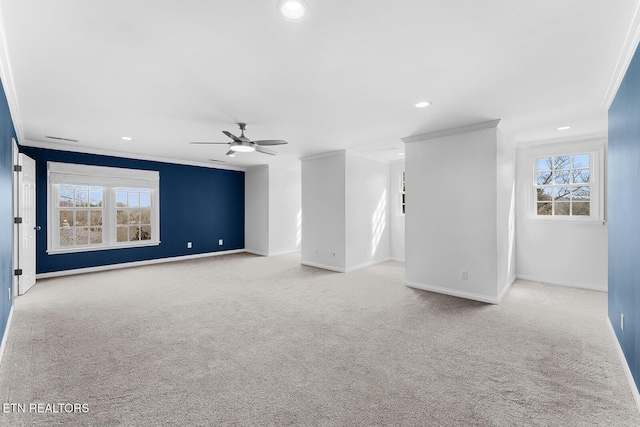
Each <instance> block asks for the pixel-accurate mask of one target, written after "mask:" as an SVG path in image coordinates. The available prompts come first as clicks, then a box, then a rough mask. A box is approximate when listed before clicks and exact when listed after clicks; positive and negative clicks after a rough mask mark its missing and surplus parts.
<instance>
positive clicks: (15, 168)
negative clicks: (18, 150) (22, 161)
mask: <svg viewBox="0 0 640 427" xmlns="http://www.w3.org/2000/svg"><path fill="white" fill-rule="evenodd" d="M13 171H14V172H22V165H13Z"/></svg>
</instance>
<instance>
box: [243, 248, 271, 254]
mask: <svg viewBox="0 0 640 427" xmlns="http://www.w3.org/2000/svg"><path fill="white" fill-rule="evenodd" d="M244 251H245V252H246V253H248V254H254V255H260V256H269V254H268V253H266V252H262V251H254V250H253V249H245V250H244Z"/></svg>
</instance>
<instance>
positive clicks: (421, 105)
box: [414, 101, 431, 108]
mask: <svg viewBox="0 0 640 427" xmlns="http://www.w3.org/2000/svg"><path fill="white" fill-rule="evenodd" d="M429 105H431V103H430V102H429V101H420V102H417V103H416V104H414V107H416V108H426V107H428V106H429Z"/></svg>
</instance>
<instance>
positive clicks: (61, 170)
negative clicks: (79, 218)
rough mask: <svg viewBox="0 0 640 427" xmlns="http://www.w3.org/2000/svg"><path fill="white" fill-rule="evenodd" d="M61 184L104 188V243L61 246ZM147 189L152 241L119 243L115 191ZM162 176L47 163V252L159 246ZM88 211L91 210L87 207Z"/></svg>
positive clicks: (146, 171) (107, 168) (97, 167)
mask: <svg viewBox="0 0 640 427" xmlns="http://www.w3.org/2000/svg"><path fill="white" fill-rule="evenodd" d="M61 184H70V185H87V186H94V187H102V211H103V213H102V232H103V235H102V243H99V244H91V243H89V244H87V245H75V246H60V233H59V231H58V229H59V215H60V214H59V212H60V210H65V208H64V207H59V206H58V198H59V192H60V185H61ZM122 187H125V188H148V189H150V190H151V191H150V194H151V239H150V240H138V241H128V242H118V241H117V239H116V227H117V224H116V211H117V209H118V208H117V206H116V188H122ZM159 187H160V173H159V172H158V171H148V170H138V169H125V168H114V167H106V166H90V165H79V164H72V163H60V162H47V207H48V210H47V253H48V254H61V253H75V252H88V251H97V250H105V249H119V248H130V247H141V246H156V245H159V244H160V200H159ZM88 209H89V208H88Z"/></svg>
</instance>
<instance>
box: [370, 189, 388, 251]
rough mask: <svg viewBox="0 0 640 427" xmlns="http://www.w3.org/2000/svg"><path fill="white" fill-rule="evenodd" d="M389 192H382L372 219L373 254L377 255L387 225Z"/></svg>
mask: <svg viewBox="0 0 640 427" xmlns="http://www.w3.org/2000/svg"><path fill="white" fill-rule="evenodd" d="M386 215H387V190H386V189H385V190H384V191H383V192H382V196H381V197H380V201H379V202H378V206H377V207H376V210H375V212H374V213H373V217H372V218H371V254H372V255H375V253H376V250H377V249H378V245H379V244H380V239H382V233H383V232H384V229H385V226H386V223H387V216H386Z"/></svg>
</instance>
